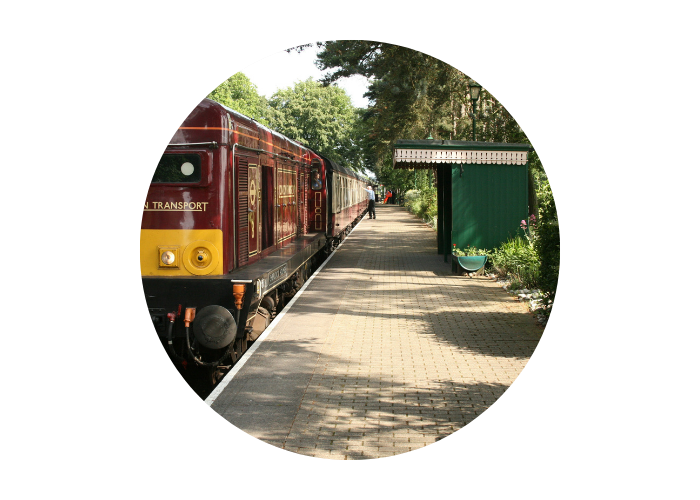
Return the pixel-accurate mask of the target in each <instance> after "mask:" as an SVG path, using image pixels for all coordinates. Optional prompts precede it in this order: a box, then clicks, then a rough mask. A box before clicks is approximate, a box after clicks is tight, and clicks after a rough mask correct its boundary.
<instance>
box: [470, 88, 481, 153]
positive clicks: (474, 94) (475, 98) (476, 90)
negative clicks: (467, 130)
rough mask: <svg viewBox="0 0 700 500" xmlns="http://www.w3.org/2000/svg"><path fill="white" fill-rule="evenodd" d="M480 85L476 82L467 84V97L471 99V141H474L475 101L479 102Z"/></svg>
mask: <svg viewBox="0 0 700 500" xmlns="http://www.w3.org/2000/svg"><path fill="white" fill-rule="evenodd" d="M480 93H481V85H479V84H478V83H476V82H472V83H470V84H469V96H470V97H471V98H472V141H476V101H478V100H479V94H480Z"/></svg>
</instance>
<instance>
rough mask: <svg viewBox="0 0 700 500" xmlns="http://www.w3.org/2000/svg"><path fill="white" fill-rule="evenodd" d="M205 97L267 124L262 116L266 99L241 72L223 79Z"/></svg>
mask: <svg viewBox="0 0 700 500" xmlns="http://www.w3.org/2000/svg"><path fill="white" fill-rule="evenodd" d="M207 97H208V98H209V99H212V100H214V101H216V102H218V103H220V104H223V105H224V106H228V107H229V108H231V109H233V110H235V111H238V112H239V113H242V114H244V115H246V116H248V117H250V118H253V119H254V120H257V121H259V122H260V123H263V124H265V125H267V120H266V119H265V118H264V116H263V113H264V110H265V108H266V106H267V101H266V99H265V98H264V97H262V96H260V95H259V94H258V88H257V87H256V86H255V85H254V84H253V83H252V82H251V81H250V79H249V78H248V77H247V76H245V75H244V74H243V73H241V72H238V73H236V74H235V75H233V76H232V77H230V78H229V79H228V80H226V81H224V82H223V83H222V84H221V85H219V86H218V87H216V89H214V90H213V91H212V92H211V93H210V94H209V95H208V96H207Z"/></svg>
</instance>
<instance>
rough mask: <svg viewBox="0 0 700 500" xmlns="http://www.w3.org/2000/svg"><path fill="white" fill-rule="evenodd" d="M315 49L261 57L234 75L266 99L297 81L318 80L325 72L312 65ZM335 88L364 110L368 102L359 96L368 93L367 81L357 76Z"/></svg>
mask: <svg viewBox="0 0 700 500" xmlns="http://www.w3.org/2000/svg"><path fill="white" fill-rule="evenodd" d="M317 51H318V49H317V48H316V47H312V48H309V49H306V50H304V51H303V52H301V53H297V52H296V51H292V52H290V53H287V52H285V51H284V50H281V51H279V52H272V53H270V54H269V55H266V56H263V57H261V58H260V60H259V61H257V62H255V63H253V64H251V65H247V66H244V67H241V68H240V69H235V71H234V73H237V72H238V71H241V72H242V73H243V74H245V75H246V76H247V77H248V78H249V79H250V81H251V82H253V83H254V84H255V86H256V87H257V88H258V93H259V94H260V95H264V96H265V97H267V98H268V99H269V98H270V97H271V96H272V94H274V93H275V92H276V91H277V90H279V89H285V88H287V87H292V86H294V84H295V83H296V82H299V81H304V80H306V79H307V78H309V77H311V78H313V79H314V80H318V79H320V78H321V77H322V76H323V75H324V72H323V71H320V70H319V69H318V68H316V66H315V65H314V60H315V59H316V52H317ZM338 86H339V87H341V88H342V89H344V90H345V91H346V92H347V93H348V95H349V96H350V99H351V100H352V104H353V106H355V107H356V108H366V107H367V106H368V101H367V99H365V98H364V97H362V94H364V93H365V92H366V91H367V79H366V78H365V77H363V76H360V75H356V76H353V77H349V78H342V79H340V80H339V81H338Z"/></svg>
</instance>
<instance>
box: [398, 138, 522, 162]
mask: <svg viewBox="0 0 700 500" xmlns="http://www.w3.org/2000/svg"><path fill="white" fill-rule="evenodd" d="M529 151H532V146H530V145H529V144H515V143H504V142H478V141H445V140H434V139H426V140H406V139H399V140H397V141H396V144H394V154H393V157H394V158H393V164H394V168H434V167H435V166H437V164H445V163H446V164H453V163H457V164H507V165H525V164H526V163H527V153H528V152H529Z"/></svg>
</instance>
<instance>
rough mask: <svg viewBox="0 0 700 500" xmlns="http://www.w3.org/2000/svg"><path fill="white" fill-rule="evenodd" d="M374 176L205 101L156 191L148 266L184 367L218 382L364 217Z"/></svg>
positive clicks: (151, 288) (153, 301) (159, 312)
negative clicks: (368, 187) (361, 174)
mask: <svg viewBox="0 0 700 500" xmlns="http://www.w3.org/2000/svg"><path fill="white" fill-rule="evenodd" d="M368 182H369V180H368V179H365V178H363V177H362V176H360V175H358V174H356V173H355V172H353V171H352V170H349V169H346V168H344V167H342V166H340V165H338V164H337V163H335V162H333V161H330V160H329V159H328V158H326V157H324V156H323V155H321V154H319V153H317V152H315V151H313V150H312V149H310V148H309V147H306V146H303V145H301V144H299V143H298V142H295V141H293V140H291V139H289V138H287V137H284V136H283V135H281V134H278V133H276V132H274V131H272V130H270V129H269V128H267V127H265V126H263V125H261V124H260V123H258V122H256V121H254V120H252V119H251V118H248V117H246V116H244V115H242V114H240V113H238V112H236V111H233V110H231V109H229V108H227V107H225V106H223V105H221V104H219V103H217V102H214V101H212V100H209V99H204V100H203V101H202V102H201V103H200V104H199V105H198V106H197V107H196V108H195V109H194V110H193V111H192V112H191V113H190V115H189V116H188V117H187V119H186V120H185V121H184V122H183V124H182V125H181V126H180V127H179V128H178V130H177V132H176V133H175V135H174V136H173V138H172V140H171V141H170V144H168V146H167V148H166V150H165V152H164V153H163V156H162V157H161V159H160V161H159V163H158V166H157V168H156V171H155V173H154V175H153V179H152V182H151V185H150V188H149V190H148V194H147V197H146V201H145V203H144V208H143V219H142V225H141V274H142V282H143V289H144V293H145V297H146V303H147V305H148V311H149V313H150V316H151V319H152V321H153V324H154V326H155V329H156V331H157V333H158V336H159V337H160V339H161V341H162V343H163V346H164V347H165V349H166V350H167V352H168V354H169V356H170V357H171V358H172V360H173V362H174V363H175V365H176V366H177V367H178V368H179V369H180V370H186V369H187V368H188V366H189V367H192V366H193V365H194V366H196V367H198V368H197V369H198V370H202V369H203V370H205V371H206V373H208V374H209V375H208V376H209V378H210V380H211V381H212V382H213V383H215V382H216V380H218V378H220V376H221V374H222V373H223V371H224V370H225V369H226V368H228V367H229V366H230V365H232V364H233V363H234V362H235V361H236V360H237V359H239V358H240V357H241V356H242V355H243V353H244V352H245V351H246V349H247V347H248V345H249V343H250V342H252V341H254V340H255V339H257V338H258V337H259V336H260V334H261V333H262V332H263V331H264V329H265V328H266V327H267V326H268V325H269V324H270V322H271V321H272V320H273V319H274V317H275V314H277V313H278V312H279V311H280V310H281V308H282V307H283V306H284V304H285V302H286V301H287V300H288V299H289V298H290V297H291V296H292V295H293V294H294V293H296V291H298V290H299V289H300V288H301V286H302V285H303V283H304V282H305V281H306V280H307V279H308V278H309V276H310V275H311V273H312V272H313V270H314V269H315V267H316V266H317V265H318V264H319V263H320V262H321V261H322V260H324V259H325V258H326V256H327V255H328V254H329V253H330V252H332V251H333V249H334V248H335V246H337V245H338V244H339V243H340V241H342V239H343V238H344V237H345V236H346V235H347V234H348V233H349V231H350V230H351V229H352V227H353V226H354V225H355V224H357V223H358V222H359V221H360V220H361V219H362V217H363V215H364V214H365V213H366V211H367V208H368V201H367V195H366V191H365V187H366V186H367V184H368Z"/></svg>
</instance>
